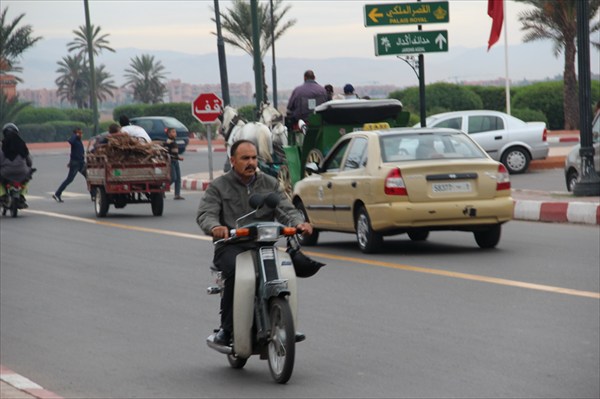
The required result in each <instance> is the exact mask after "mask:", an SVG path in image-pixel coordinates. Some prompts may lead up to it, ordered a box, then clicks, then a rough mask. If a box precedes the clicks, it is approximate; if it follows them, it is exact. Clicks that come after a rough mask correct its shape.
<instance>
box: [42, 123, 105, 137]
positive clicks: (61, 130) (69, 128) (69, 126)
mask: <svg viewBox="0 0 600 399" xmlns="http://www.w3.org/2000/svg"><path fill="white" fill-rule="evenodd" d="M44 125H47V126H52V127H53V128H54V131H55V134H54V139H53V140H52V141H65V140H68V139H69V137H71V135H72V134H73V130H75V129H76V128H81V130H82V131H83V139H87V138H89V137H90V136H91V133H92V130H93V128H92V127H90V126H82V124H81V123H78V122H74V121H52V122H46V123H44Z"/></svg>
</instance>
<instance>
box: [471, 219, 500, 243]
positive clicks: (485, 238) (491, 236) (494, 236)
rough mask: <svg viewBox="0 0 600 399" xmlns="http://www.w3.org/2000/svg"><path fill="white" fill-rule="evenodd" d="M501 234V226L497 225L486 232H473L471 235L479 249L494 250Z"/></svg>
mask: <svg viewBox="0 0 600 399" xmlns="http://www.w3.org/2000/svg"><path fill="white" fill-rule="evenodd" d="M501 232H502V226H500V225H499V224H497V225H495V226H493V227H490V228H489V229H487V230H483V231H475V232H473V235H474V236H475V241H476V242H477V245H479V248H494V247H496V245H498V243H499V242H500V235H501Z"/></svg>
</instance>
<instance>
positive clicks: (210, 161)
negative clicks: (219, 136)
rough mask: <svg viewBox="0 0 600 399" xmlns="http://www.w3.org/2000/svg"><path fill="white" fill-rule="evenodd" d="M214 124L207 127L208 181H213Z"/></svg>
mask: <svg viewBox="0 0 600 399" xmlns="http://www.w3.org/2000/svg"><path fill="white" fill-rule="evenodd" d="M211 126H212V123H208V124H207V125H206V140H207V141H208V179H209V180H210V181H213V153H212V131H211V128H210V127H211Z"/></svg>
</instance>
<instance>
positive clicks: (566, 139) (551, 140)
mask: <svg viewBox="0 0 600 399" xmlns="http://www.w3.org/2000/svg"><path fill="white" fill-rule="evenodd" d="M547 141H548V143H579V137H575V136H571V137H569V136H567V137H548V138H547Z"/></svg>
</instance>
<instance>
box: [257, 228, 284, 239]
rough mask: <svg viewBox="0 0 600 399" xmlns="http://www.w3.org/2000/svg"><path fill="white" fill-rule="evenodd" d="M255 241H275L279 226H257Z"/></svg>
mask: <svg viewBox="0 0 600 399" xmlns="http://www.w3.org/2000/svg"><path fill="white" fill-rule="evenodd" d="M256 233H257V235H256V241H277V239H278V238H279V226H258V228H257V232H256Z"/></svg>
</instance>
